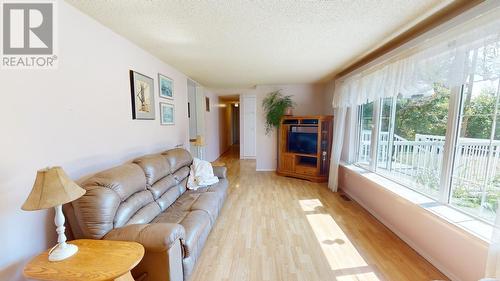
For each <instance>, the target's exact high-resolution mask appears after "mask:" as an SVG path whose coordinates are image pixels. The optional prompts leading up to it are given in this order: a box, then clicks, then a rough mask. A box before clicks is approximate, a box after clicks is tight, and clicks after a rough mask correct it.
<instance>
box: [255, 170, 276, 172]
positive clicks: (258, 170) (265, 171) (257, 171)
mask: <svg viewBox="0 0 500 281" xmlns="http://www.w3.org/2000/svg"><path fill="white" fill-rule="evenodd" d="M255 171H257V172H276V169H255Z"/></svg>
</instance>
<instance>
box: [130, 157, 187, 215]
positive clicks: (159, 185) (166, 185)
mask: <svg viewBox="0 0 500 281" xmlns="http://www.w3.org/2000/svg"><path fill="white" fill-rule="evenodd" d="M133 162H134V163H136V164H137V165H139V166H140V167H141V168H142V169H143V170H144V173H145V174H146V178H147V189H148V190H149V191H150V192H151V194H152V195H153V199H154V200H155V201H156V202H157V203H158V205H159V206H160V209H161V210H162V211H163V210H165V209H166V208H168V207H169V206H170V205H171V204H172V203H173V202H174V201H175V200H177V198H179V196H181V194H182V193H183V192H181V190H180V189H179V188H178V184H179V181H178V180H177V178H176V177H175V175H172V174H171V173H170V171H171V168H170V162H169V161H168V160H167V158H166V157H164V156H163V155H161V154H154V155H146V156H143V157H140V158H137V159H135V160H134V161H133Z"/></svg>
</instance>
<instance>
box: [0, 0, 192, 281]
mask: <svg viewBox="0 0 500 281" xmlns="http://www.w3.org/2000/svg"><path fill="white" fill-rule="evenodd" d="M58 3H59V5H58V6H59V50H60V55H59V68H58V69H57V70H37V71H33V70H0V85H1V89H0V96H1V102H0V104H1V107H2V109H1V110H0V122H1V126H0V128H1V133H0V134H1V138H0V155H1V157H0V225H1V230H0V253H1V254H0V280H14V281H16V280H23V278H22V275H21V271H22V268H23V266H24V264H25V263H26V262H27V260H28V259H29V258H31V257H32V256H33V255H35V254H37V253H39V252H40V251H42V250H45V249H46V248H48V247H49V246H51V245H53V244H54V243H55V227H54V226H53V222H52V221H53V211H51V210H50V211H36V212H25V211H21V209H20V207H21V205H22V203H23V202H24V200H25V199H26V197H27V196H28V194H29V192H30V190H31V187H32V185H33V181H34V178H35V175H36V170H37V169H40V168H43V167H46V166H51V165H61V166H63V167H64V169H65V170H66V172H67V173H68V174H69V176H70V177H72V178H73V179H77V178H79V177H81V176H83V175H86V174H89V173H92V172H95V171H99V170H102V169H105V168H108V167H111V166H115V165H119V164H121V163H122V162H124V161H127V160H130V159H132V158H134V157H136V156H139V155H142V154H146V153H153V152H157V151H161V150H164V149H167V148H172V147H174V146H175V145H176V144H187V140H188V138H187V137H188V119H187V106H186V104H187V98H186V91H187V90H186V83H187V80H186V79H187V78H186V76H185V75H184V74H182V73H180V72H179V71H177V70H175V69H173V68H172V67H170V66H169V65H167V64H165V63H163V62H161V61H160V60H158V59H157V58H155V57H153V56H152V55H150V54H149V53H147V52H145V51H144V50H142V49H140V48H139V47H137V46H135V45H133V44H132V43H130V42H129V41H127V40H126V39H124V38H122V37H120V36H119V35H117V34H115V33H113V32H112V31H110V30H109V29H107V28H106V27H104V26H102V25H101V24H99V23H97V22H96V21H94V20H93V19H91V18H89V17H87V16H86V15H84V14H82V13H81V12H79V11H77V10H76V9H74V8H73V7H71V6H69V5H68V4H66V3H65V2H63V1H59V2H58ZM129 69H133V70H136V71H138V72H140V73H143V74H145V75H148V76H150V77H152V78H154V81H155V100H156V106H158V100H159V97H158V85H157V82H158V81H157V75H158V72H160V73H162V74H164V75H166V76H168V77H170V78H172V79H173V80H174V86H175V89H174V94H175V106H176V107H175V109H176V115H175V118H176V124H175V126H161V125H160V121H159V119H158V118H159V112H158V110H157V113H156V120H132V114H131V104H130V103H131V102H130V86H129V76H128V70H129ZM157 108H158V107H157Z"/></svg>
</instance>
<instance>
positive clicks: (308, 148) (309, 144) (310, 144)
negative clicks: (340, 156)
mask: <svg viewBox="0 0 500 281" xmlns="http://www.w3.org/2000/svg"><path fill="white" fill-rule="evenodd" d="M317 149H318V135H317V134H316V133H302V132H290V133H288V151H289V152H295V153H304V154H316V152H317Z"/></svg>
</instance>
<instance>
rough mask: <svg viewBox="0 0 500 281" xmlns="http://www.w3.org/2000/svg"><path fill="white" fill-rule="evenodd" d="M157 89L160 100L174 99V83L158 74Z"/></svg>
mask: <svg viewBox="0 0 500 281" xmlns="http://www.w3.org/2000/svg"><path fill="white" fill-rule="evenodd" d="M158 89H159V92H160V98H165V99H174V81H172V79H170V78H168V77H167V76H165V75H161V74H160V73H158Z"/></svg>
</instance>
